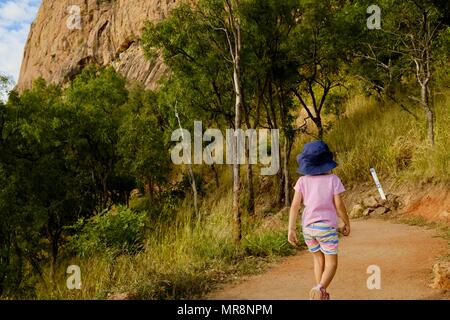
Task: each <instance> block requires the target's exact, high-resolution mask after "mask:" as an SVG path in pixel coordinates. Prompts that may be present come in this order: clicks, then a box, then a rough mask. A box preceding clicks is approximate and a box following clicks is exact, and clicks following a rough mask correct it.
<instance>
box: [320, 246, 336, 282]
mask: <svg viewBox="0 0 450 320" xmlns="http://www.w3.org/2000/svg"><path fill="white" fill-rule="evenodd" d="M337 262H338V257H337V254H325V268H324V271H323V274H322V278H321V280H320V284H321V286H322V287H323V288H325V289H326V288H328V286H329V285H330V283H331V280H333V277H334V275H335V274H336V269H337Z"/></svg>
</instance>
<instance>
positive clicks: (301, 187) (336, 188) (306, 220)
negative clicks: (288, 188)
mask: <svg viewBox="0 0 450 320" xmlns="http://www.w3.org/2000/svg"><path fill="white" fill-rule="evenodd" d="M294 189H295V191H297V192H300V193H301V194H302V198H303V204H304V205H305V209H304V210H303V215H302V225H303V226H308V225H310V224H311V223H314V222H318V221H324V222H327V223H329V224H330V225H331V226H333V227H337V214H336V208H335V206H334V202H333V196H334V195H335V194H339V193H341V192H344V191H345V188H344V186H343V185H342V182H341V179H339V177H338V176H337V175H335V174H325V175H314V176H302V177H300V178H299V179H298V180H297V183H296V184H295V187H294Z"/></svg>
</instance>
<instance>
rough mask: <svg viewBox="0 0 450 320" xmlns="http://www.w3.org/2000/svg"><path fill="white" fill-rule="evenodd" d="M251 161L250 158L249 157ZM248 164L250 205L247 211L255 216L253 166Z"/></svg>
mask: <svg viewBox="0 0 450 320" xmlns="http://www.w3.org/2000/svg"><path fill="white" fill-rule="evenodd" d="M247 159H248V160H249V157H247ZM249 162H250V161H248V163H247V188H248V204H247V210H248V213H249V214H250V215H254V214H255V194H254V188H253V165H252V164H250V163H249Z"/></svg>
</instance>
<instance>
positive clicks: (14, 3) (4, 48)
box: [0, 0, 41, 82]
mask: <svg viewBox="0 0 450 320" xmlns="http://www.w3.org/2000/svg"><path fill="white" fill-rule="evenodd" d="M40 4H41V0H0V73H2V74H7V75H9V76H11V77H13V80H14V82H16V81H17V78H18V76H19V71H20V64H21V62H22V57H23V47H24V45H25V42H26V41H27V36H28V31H29V30H30V24H31V23H32V22H33V20H34V19H35V17H36V14H37V11H38V9H39V6H40Z"/></svg>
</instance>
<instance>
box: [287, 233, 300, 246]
mask: <svg viewBox="0 0 450 320" xmlns="http://www.w3.org/2000/svg"><path fill="white" fill-rule="evenodd" d="M288 242H289V243H290V244H292V245H293V246H297V245H298V239H297V233H296V232H295V230H289V233H288Z"/></svg>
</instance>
